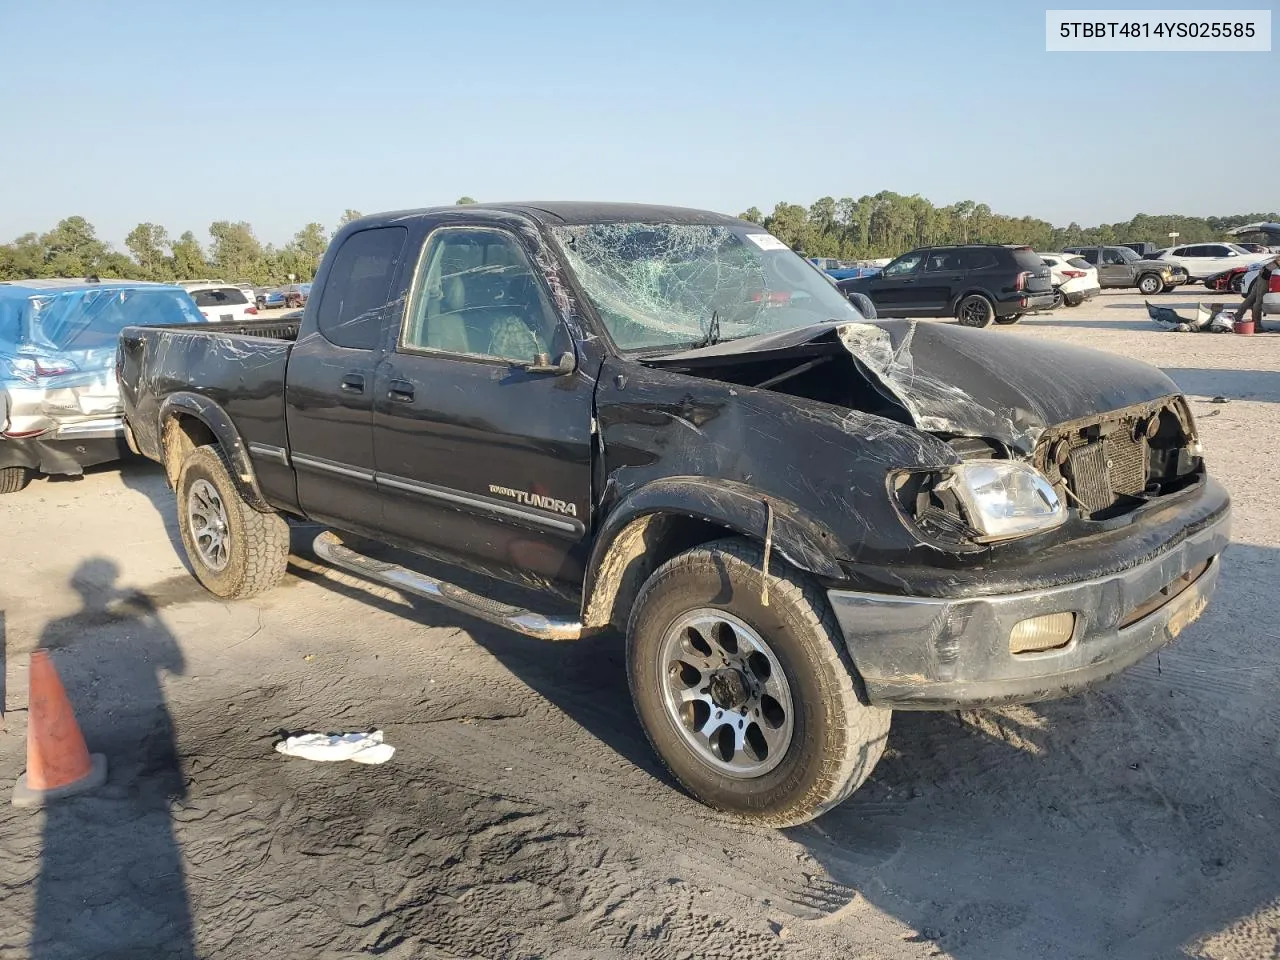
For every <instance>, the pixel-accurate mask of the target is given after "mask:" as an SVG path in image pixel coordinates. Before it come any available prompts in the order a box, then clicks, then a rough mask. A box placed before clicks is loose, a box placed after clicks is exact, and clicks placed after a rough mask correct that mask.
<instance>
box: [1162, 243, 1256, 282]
mask: <svg viewBox="0 0 1280 960" xmlns="http://www.w3.org/2000/svg"><path fill="white" fill-rule="evenodd" d="M1272 256H1273V254H1270V253H1250V252H1249V251H1248V250H1246V249H1244V247H1238V246H1236V245H1235V244H1234V243H1193V244H1189V245H1188V246H1185V247H1169V248H1168V249H1165V250H1161V251H1160V253H1159V255H1158V256H1157V257H1156V258H1155V259H1159V260H1164V261H1167V262H1168V263H1176V264H1177V265H1178V266H1180V267H1182V268H1183V269H1184V270H1186V271H1187V273H1188V275H1190V277H1191V279H1192V280H1204V279H1205V278H1206V277H1211V276H1213V275H1214V274H1215V273H1222V271H1224V270H1230V269H1231V268H1232V267H1244V266H1248V265H1250V264H1253V263H1263V262H1265V261H1267V260H1270V259H1271V258H1272Z"/></svg>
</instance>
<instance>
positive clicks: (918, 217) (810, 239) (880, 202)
mask: <svg viewBox="0 0 1280 960" xmlns="http://www.w3.org/2000/svg"><path fill="white" fill-rule="evenodd" d="M739 216H741V217H742V219H744V220H750V221H751V222H752V223H758V224H760V225H761V226H763V227H764V228H765V229H766V230H768V231H769V232H770V233H772V234H773V235H774V236H776V237H777V238H778V239H779V240H782V241H783V242H785V243H786V244H787V245H788V246H790V247H792V249H799V250H803V251H804V253H806V254H807V255H809V256H813V257H836V258H838V259H841V260H862V259H875V258H878V257H895V256H897V255H898V254H900V253H904V252H905V251H907V250H910V249H912V248H913V247H923V246H929V245H933V244H948V243H1025V244H1027V245H1029V246H1031V247H1032V248H1034V249H1036V250H1040V251H1043V252H1046V253H1047V252H1051V251H1055V250H1061V249H1062V248H1063V247H1071V246H1080V245H1086V244H1093V243H1096V244H1109V243H1133V242H1138V241H1144V240H1145V241H1149V242H1152V243H1155V244H1156V245H1157V246H1169V245H1171V244H1172V243H1173V241H1171V240H1170V239H1169V234H1170V233H1173V232H1176V233H1177V234H1178V238H1177V243H1179V244H1184V243H1200V242H1204V241H1210V240H1226V239H1229V237H1228V236H1227V234H1226V231H1227V230H1229V229H1231V228H1232V227H1238V226H1241V225H1243V224H1246V223H1253V222H1255V221H1258V220H1280V214H1276V213H1274V212H1272V213H1247V214H1239V215H1236V216H1229V217H1184V216H1178V215H1167V216H1151V215H1149V214H1145V213H1140V214H1138V215H1137V216H1136V217H1134V218H1133V219H1132V220H1125V221H1122V222H1120V223H1103V224H1099V225H1098V226H1095V227H1082V226H1080V224H1078V223H1071V224H1069V225H1068V226H1065V227H1055V226H1054V225H1053V224H1051V223H1049V222H1048V221H1047V220H1039V219H1037V218H1035V217H1010V216H1006V215H1005V214H1001V213H994V212H992V210H991V208H990V207H989V206H987V205H986V204H985V203H974V202H973V201H972V200H965V201H962V202H960V203H953V204H951V205H950V206H945V207H937V206H934V205H933V204H932V203H930V202H929V201H928V200H926V199H924V198H923V197H921V196H919V195H912V196H910V197H904V196H902V195H901V194H898V193H893V192H891V191H888V190H885V191H882V192H880V193H877V194H876V195H875V196H863V197H859V198H858V199H856V200H855V199H854V198H852V197H842V198H841V199H839V200H836V199H835V198H834V197H823V198H822V199H820V200H817V201H815V202H814V203H812V204H810V205H809V206H808V207H804V206H802V205H800V204H797V203H785V202H783V203H778V204H776V205H775V206H774V208H773V212H772V213H770V214H763V213H761V212H760V210H759V209H758V208H756V207H751V208H750V209H749V210H746V211H745V212H743V213H741V214H739Z"/></svg>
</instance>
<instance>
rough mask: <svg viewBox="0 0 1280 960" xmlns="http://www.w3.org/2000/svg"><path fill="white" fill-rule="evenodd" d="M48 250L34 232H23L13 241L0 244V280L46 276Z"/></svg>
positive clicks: (47, 273)
mask: <svg viewBox="0 0 1280 960" xmlns="http://www.w3.org/2000/svg"><path fill="white" fill-rule="evenodd" d="M47 253H48V251H47V250H46V249H45V246H44V243H43V242H42V241H41V239H40V238H39V237H38V236H36V235H35V234H34V233H24V234H23V235H22V236H20V237H19V238H18V239H17V240H15V241H13V243H6V244H4V245H3V246H0V280H30V279H33V278H35V277H47V276H48V275H49V272H48V268H47V267H46V266H45V260H46V259H47V256H46V255H47Z"/></svg>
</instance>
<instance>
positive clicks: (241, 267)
mask: <svg viewBox="0 0 1280 960" xmlns="http://www.w3.org/2000/svg"><path fill="white" fill-rule="evenodd" d="M456 202H457V203H459V204H465V203H475V200H473V199H472V198H471V197H460V198H459V199H458V200H457V201H456ZM360 215H361V214H360V212H359V211H358V210H347V211H346V212H345V213H343V215H342V216H341V217H340V218H339V220H338V226H339V227H341V226H342V225H343V224H346V223H348V222H350V221H351V220H354V219H356V218H358V217H359V216H360ZM740 216H741V217H742V218H743V219H745V220H750V221H751V222H753V223H758V224H760V225H762V226H763V227H764V228H765V229H767V230H768V231H769V232H770V233H772V234H774V235H775V236H776V237H778V238H779V239H780V240H782V241H784V242H785V243H787V244H788V245H789V246H791V247H792V248H794V249H799V250H803V251H804V252H805V253H806V254H808V255H809V256H815V257H837V258H839V259H842V260H860V259H871V258H876V257H892V256H897V255H898V254H899V253H902V252H903V251H906V250H910V249H911V248H912V247H918V246H926V245H929V244H943V243H1025V244H1029V245H1030V246H1032V247H1034V248H1035V249H1037V250H1042V251H1051V250H1060V249H1062V248H1063V247H1068V246H1077V245H1080V244H1089V243H1099V244H1105V243H1129V242H1134V241H1139V240H1148V241H1152V242H1154V243H1156V244H1160V245H1164V244H1167V243H1168V242H1169V239H1168V235H1169V233H1170V232H1174V231H1176V232H1177V233H1178V235H1179V236H1178V242H1179V243H1198V242H1202V241H1208V240H1223V239H1227V235H1226V231H1227V230H1228V229H1230V228H1231V227H1236V226H1240V225H1241V224H1245V223H1251V222H1253V221H1256V220H1280V213H1275V212H1271V213H1248V214H1240V215H1237V216H1230V217H1183V216H1177V215H1169V216H1149V215H1147V214H1144V213H1140V214H1138V215H1137V216H1136V217H1134V218H1133V219H1132V220H1127V221H1124V222H1121V223H1104V224H1100V225H1098V226H1096V227H1081V226H1080V225H1079V224H1077V223H1072V224H1070V225H1068V226H1066V227H1055V226H1054V225H1053V224H1051V223H1049V222H1048V221H1046V220H1039V219H1036V218H1034V217H1010V216H1006V215H1005V214H1000V213H994V212H992V210H991V208H990V207H989V206H987V205H986V204H985V203H974V202H973V201H971V200H965V201H962V202H960V203H953V204H951V205H950V206H945V207H936V206H934V205H933V204H932V203H930V202H929V201H928V200H926V199H924V198H923V197H921V196H918V195H913V196H910V197H904V196H902V195H901V194H897V193H892V192H890V191H887V190H886V191H882V192H881V193H877V194H876V195H875V196H864V197H859V198H858V199H856V200H855V199H854V198H852V197H842V198H841V199H839V200H836V199H835V198H833V197H823V198H822V199H820V200H817V201H815V202H814V203H812V204H810V205H809V206H808V207H804V206H802V205H800V204H796V203H785V202H783V203H778V204H776V205H775V206H774V208H773V212H772V213H770V214H767V215H766V214H763V213H761V212H760V210H759V209H757V208H756V207H751V208H750V209H749V210H747V211H745V212H744V213H742V214H740ZM209 236H210V238H211V239H212V243H211V244H209V246H208V247H207V248H206V247H205V246H204V245H202V244H201V243H200V241H199V240H198V239H197V238H196V235H195V234H194V233H193V232H191V231H190V230H187V231H186V232H184V233H183V234H182V235H181V236H179V237H178V238H177V239H176V240H174V239H172V238H171V237H170V236H169V233H168V231H167V230H166V229H165V228H164V227H163V226H160V225H159V224H155V223H140V224H138V225H137V226H136V227H134V228H133V229H132V230H131V231H129V235H128V236H127V237H125V247H126V248H127V249H128V253H123V252H121V251H118V250H113V249H112V248H111V245H110V244H108V243H107V242H106V241H104V240H101V239H99V238H98V236H97V233H96V231H95V230H94V227H93V224H91V223H89V221H88V220H86V219H85V218H84V217H79V216H75V217H67V218H66V219H64V220H60V221H58V223H57V225H55V226H54V227H53V229H52V230H49V231H48V232H46V233H41V234H37V233H26V234H23V235H22V236H20V237H18V238H17V239H16V240H14V241H13V242H12V243H6V244H0V280H25V279H31V278H36V277H86V276H98V277H104V278H106V277H113V278H123V279H129V280H162V281H163V280H198V279H201V278H203V277H218V278H220V279H223V280H228V281H232V282H239V281H248V282H250V283H254V284H279V283H285V282H287V281H288V280H290V279H291V278H292V279H296V280H298V281H300V282H301V281H307V280H310V279H312V278H313V277H314V276H315V273H316V268H317V267H318V266H319V264H320V258H321V257H322V256H323V255H324V251H325V248H326V247H327V246H328V245H329V240H330V239H331V238H332V235H331V234H329V233H326V231H325V228H324V225H323V224H320V223H308V224H307V225H306V226H304V227H303V228H302V229H301V230H299V231H298V232H297V233H296V234H294V236H293V239H292V240H290V241H289V242H288V243H286V244H284V245H283V246H281V247H276V246H274V245H272V244H270V243H267V244H264V243H262V242H261V241H259V240H258V238H257V237H256V236H255V235H254V233H253V227H252V226H250V225H249V224H248V223H244V222H243V221H241V222H235V223H233V222H231V221H229V220H218V221H216V222H214V223H211V224H210V225H209Z"/></svg>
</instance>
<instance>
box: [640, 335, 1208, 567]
mask: <svg viewBox="0 0 1280 960" xmlns="http://www.w3.org/2000/svg"><path fill="white" fill-rule="evenodd" d="M965 333H966V332H965V331H960V330H956V329H954V328H947V327H944V326H942V325H939V324H926V323H918V322H916V321H884V322H878V323H864V324H829V325H824V326H815V327H810V328H807V329H799V330H788V331H783V332H781V333H778V334H770V335H766V336H762V337H753V338H750V339H749V340H745V341H737V342H731V343H725V344H721V345H718V346H716V347H712V348H709V349H699V350H688V351H684V352H682V353H677V354H668V355H665V356H661V357H655V358H651V359H649V360H647V362H648V363H650V364H652V365H655V366H661V367H664V368H667V369H678V370H680V371H681V372H683V373H686V374H690V375H694V376H704V377H711V378H714V379H717V380H726V381H729V382H732V383H737V384H741V385H744V386H754V387H756V388H760V389H767V390H770V391H776V392H781V393H785V394H790V395H792V396H796V397H803V398H805V399H809V400H816V401H820V402H823V403H829V404H833V405H837V406H841V407H846V408H851V409H855V410H859V411H861V412H865V413H868V414H873V415H876V416H881V417H885V418H888V419H892V420H896V421H899V422H902V423H905V424H909V425H911V426H914V427H916V428H917V429H920V430H923V431H926V432H928V433H930V434H932V435H933V436H934V437H936V438H938V439H940V440H943V441H946V442H947V444H948V446H949V447H950V448H951V449H952V450H954V451H955V454H956V458H957V459H958V460H959V461H960V462H959V463H947V462H941V463H938V464H936V465H934V466H931V467H916V466H914V465H911V464H903V465H902V466H901V468H900V469H898V470H892V469H891V470H889V471H888V472H887V474H886V483H887V485H888V492H889V496H890V498H891V499H892V501H893V503H894V505H895V507H896V508H897V510H898V511H899V513H900V515H901V517H902V519H903V521H904V523H905V524H906V525H907V526H908V528H909V529H911V530H912V532H913V533H914V534H915V535H916V536H917V538H918V539H919V540H920V542H921V543H924V544H927V545H930V546H934V547H936V548H938V549H941V550H947V551H958V552H969V551H978V550H984V549H987V548H989V547H990V546H991V545H993V544H998V543H1000V542H1003V541H1008V540H1013V539H1018V538H1021V537H1026V536H1030V535H1032V534H1036V533H1043V532H1045V531H1048V530H1052V529H1054V528H1056V527H1059V526H1062V525H1063V524H1064V523H1066V522H1067V521H1068V519H1069V518H1070V517H1072V516H1075V517H1077V518H1082V519H1085V520H1091V521H1100V520H1107V519H1109V518H1112V517H1115V516H1118V515H1120V514H1122V513H1125V512H1126V511H1129V510H1132V509H1135V508H1137V507H1139V506H1141V505H1143V504H1145V503H1149V502H1151V501H1152V500H1153V499H1155V498H1159V497H1161V496H1164V495H1165V494H1168V493H1173V492H1175V491H1177V490H1180V489H1183V488H1185V487H1186V486H1187V485H1189V484H1191V483H1194V482H1195V479H1196V478H1197V477H1198V476H1199V475H1200V474H1201V472H1202V470H1203V465H1202V461H1201V457H1200V444H1199V441H1198V439H1197V437H1196V433H1195V425H1194V422H1193V420H1192V418H1191V413H1190V410H1189V409H1188V408H1187V405H1186V402H1185V401H1184V400H1183V399H1182V398H1181V397H1180V396H1179V395H1178V394H1177V388H1176V386H1175V385H1174V384H1173V382H1172V381H1171V380H1169V379H1168V378H1167V377H1166V376H1165V375H1164V374H1163V373H1161V372H1160V371H1159V370H1156V369H1154V368H1152V367H1149V366H1147V365H1145V364H1141V363H1135V362H1133V361H1128V360H1124V359H1122V358H1118V357H1113V356H1110V355H1107V354H1100V353H1096V352H1093V351H1080V350H1077V349H1075V348H1071V347H1063V346H1060V345H1055V344H1045V343H1038V342H1036V341H1032V340H1029V339H1025V338H1013V337H1007V338H1002V339H1001V341H997V342H993V341H991V339H990V338H984V339H983V342H982V343H981V344H976V343H974V340H975V339H976V338H973V337H969V336H966V335H965Z"/></svg>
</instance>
